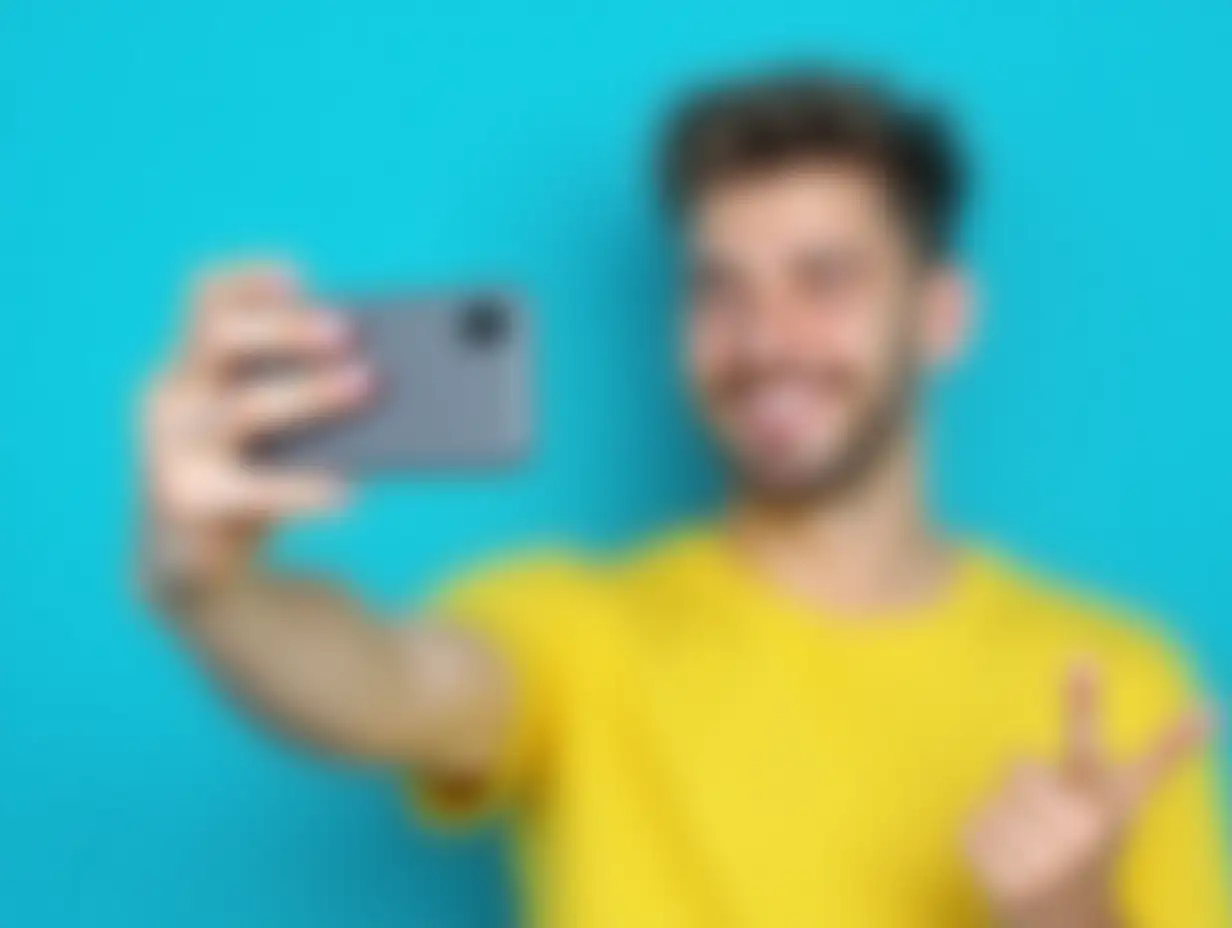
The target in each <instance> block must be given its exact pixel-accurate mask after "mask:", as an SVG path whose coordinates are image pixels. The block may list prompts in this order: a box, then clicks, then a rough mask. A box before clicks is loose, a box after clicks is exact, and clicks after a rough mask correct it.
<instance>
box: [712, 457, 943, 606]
mask: <svg viewBox="0 0 1232 928" xmlns="http://www.w3.org/2000/svg"><path fill="white" fill-rule="evenodd" d="M729 527H730V530H731V535H732V538H733V540H734V542H735V544H736V546H737V547H738V549H739V550H740V552H741V554H742V555H743V556H745V557H747V558H748V559H749V560H750V561H751V562H752V564H753V566H754V567H755V568H756V569H758V570H759V571H760V572H762V573H763V574H764V575H765V576H767V577H768V578H769V579H770V580H771V582H773V583H775V584H777V585H779V586H781V587H783V588H785V589H786V590H788V591H789V592H791V593H792V594H793V595H797V596H801V597H803V598H805V599H808V600H810V601H814V602H817V603H819V604H822V603H824V604H830V605H839V606H842V607H843V608H845V609H856V610H859V609H868V610H874V609H881V608H892V607H899V606H904V605H913V604H917V603H920V602H925V601H930V600H932V599H934V598H935V597H936V596H937V594H938V592H939V591H940V589H941V588H942V587H943V586H944V584H945V582H946V580H947V579H948V577H949V574H950V568H951V560H952V558H951V556H950V553H949V552H948V551H947V549H946V546H945V544H944V543H943V542H942V540H941V538H940V537H939V535H938V534H937V533H936V532H935V531H934V529H933V528H932V526H931V524H930V522H929V519H928V517H927V513H926V507H925V505H924V493H923V488H922V486H921V474H920V466H919V455H918V453H917V447H916V441H915V439H914V437H913V436H910V435H907V436H904V437H903V438H902V439H900V440H899V441H897V442H895V443H894V444H893V445H892V446H890V447H889V448H887V449H886V453H885V454H883V455H882V456H881V458H880V459H879V460H878V461H877V462H876V464H875V466H873V467H872V468H871V469H870V470H869V472H868V473H867V474H865V475H863V476H862V479H860V480H859V481H855V482H853V484H852V485H851V486H849V487H845V488H844V490H843V492H842V493H839V494H834V495H829V496H825V497H818V498H815V499H809V500H800V501H798V502H794V503H791V504H789V505H784V504H782V503H781V502H778V503H770V502H767V501H765V500H763V499H759V498H758V497H757V496H756V495H754V494H742V495H741V496H739V497H738V498H737V500H736V504H735V506H734V507H733V509H732V512H731V517H730V520H729Z"/></svg>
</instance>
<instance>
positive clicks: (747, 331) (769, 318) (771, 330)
mask: <svg viewBox="0 0 1232 928" xmlns="http://www.w3.org/2000/svg"><path fill="white" fill-rule="evenodd" d="M743 322H744V324H743V326H742V327H741V329H740V332H739V351H740V355H741V357H742V358H743V360H744V361H745V363H747V364H750V365H756V366H766V365H774V364H776V363H779V362H781V361H784V360H786V359H788V358H789V357H790V356H791V354H792V352H793V350H794V347H793V346H794V345H795V342H796V340H795V339H794V338H793V336H792V331H791V325H790V324H789V318H788V313H786V312H784V311H783V309H782V308H781V307H776V306H775V305H774V304H773V303H770V302H764V303H761V304H759V305H757V306H756V307H754V308H753V311H752V312H750V313H748V314H747V315H746V316H745V317H744V320H743Z"/></svg>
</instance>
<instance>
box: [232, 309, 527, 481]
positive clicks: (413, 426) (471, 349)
mask: <svg viewBox="0 0 1232 928" xmlns="http://www.w3.org/2000/svg"><path fill="white" fill-rule="evenodd" d="M331 305H335V306H339V307H340V308H341V309H342V310H343V311H345V312H347V313H348V319H349V320H350V321H351V322H352V325H353V328H354V332H355V338H356V342H357V350H358V352H359V353H360V356H361V357H362V358H363V359H364V360H365V361H366V362H367V363H368V364H369V365H370V367H371V370H372V372H373V375H374V390H373V395H372V397H371V398H370V399H369V401H368V402H367V403H366V404H365V405H364V406H363V407H362V408H361V409H359V410H357V411H355V412H352V413H349V414H346V415H344V416H342V417H339V418H337V419H331V420H328V421H324V422H320V423H313V424H311V425H307V426H304V427H302V428H299V429H296V430H293V431H288V432H285V433H282V434H279V435H277V436H274V437H273V438H268V439H266V440H264V441H263V442H262V443H261V444H260V445H259V446H258V447H256V448H254V449H253V453H254V457H255V458H256V459H257V460H258V461H259V462H260V463H262V464H270V465H278V466H282V467H303V468H314V469H316V468H320V469H325V470H332V471H336V472H339V473H344V474H366V473H376V472H383V471H398V470H407V469H419V468H427V469H449V468H465V469H471V468H492V467H503V466H508V465H511V464H514V463H516V462H517V461H519V460H521V459H522V458H523V457H524V456H525V455H526V454H527V451H528V449H529V445H530V439H531V403H530V387H531V384H530V373H531V365H530V335H529V331H528V324H529V323H528V319H527V314H526V311H525V308H524V306H523V305H522V302H521V300H519V298H518V297H517V296H516V295H515V294H513V293H510V292H508V291H501V290H476V291H472V292H457V293H442V294H436V295H421V296H409V295H385V296H369V297H360V298H353V299H347V300H337V299H336V300H334V301H333V302H332V304H331Z"/></svg>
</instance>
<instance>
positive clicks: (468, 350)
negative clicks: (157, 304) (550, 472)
mask: <svg viewBox="0 0 1232 928" xmlns="http://www.w3.org/2000/svg"><path fill="white" fill-rule="evenodd" d="M187 328H188V337H187V339H186V341H185V344H184V346H183V350H182V351H181V352H180V353H179V355H178V356H177V357H176V358H175V359H174V361H173V362H172V363H171V364H170V366H169V368H168V370H167V371H166V372H165V373H164V374H163V375H161V376H160V377H159V378H157V379H156V381H155V382H154V384H153V385H152V386H151V388H150V390H149V393H148V395H147V396H146V397H145V400H146V403H145V419H144V428H143V438H144V447H143V464H144V468H143V473H144V479H145V482H146V495H147V497H148V499H149V502H150V508H151V518H152V522H153V524H154V526H156V530H157V532H158V535H159V538H160V539H162V542H161V543H160V544H159V545H157V547H158V549H159V550H160V551H162V552H164V553H165V552H168V551H173V550H174V551H175V552H177V554H176V557H177V558H178V559H179V560H180V561H181V563H179V564H177V565H176V567H175V570H176V571H178V572H180V573H184V572H190V573H194V574H196V575H197V576H198V577H200V576H209V575H214V574H216V573H218V572H225V571H227V570H231V569H234V568H235V567H236V566H242V564H243V563H245V562H246V559H247V558H248V557H249V556H250V554H251V552H252V551H253V550H254V548H255V541H256V540H257V539H258V538H259V537H260V536H261V534H262V533H263V530H264V529H265V528H266V527H268V526H269V525H270V524H271V523H274V522H277V521H279V520H281V519H283V518H288V517H293V516H297V515H300V514H304V513H310V512H314V511H319V510H321V509H328V508H334V507H336V506H338V505H339V503H340V501H341V500H342V498H343V495H344V494H343V490H344V485H343V482H342V481H343V478H345V477H347V476H351V475H355V474H361V473H372V472H374V471H380V470H396V469H403V468H413V467H434V468H440V467H451V466H459V467H461V466H465V467H477V466H478V467H482V466H485V465H498V464H507V463H509V462H511V461H513V460H515V459H516V458H517V457H518V456H519V455H520V454H522V453H523V452H524V451H525V450H526V447H527V444H528V440H529V434H530V429H529V376H528V374H529V370H528V346H529V339H528V337H527V332H526V324H525V319H524V317H523V315H522V313H521V311H520V310H519V308H518V307H517V305H516V304H515V301H514V300H513V299H512V298H511V297H509V296H506V295H501V294H494V293H488V292H485V293H471V294H451V295H441V296H435V297H423V298H420V297H416V298H407V297H392V296H391V297H381V298H371V299H365V300H355V301H348V302H347V303H346V304H345V305H344V306H343V307H341V308H339V307H336V306H322V305H321V304H320V303H319V302H318V301H314V300H312V299H311V298H310V297H309V296H308V295H307V293H306V292H305V290H304V288H303V287H302V285H301V284H300V282H299V281H298V279H297V276H296V275H295V274H294V272H293V271H291V270H290V269H288V268H286V267H284V266H279V265H269V264H265V265H255V266H246V267H240V268H231V269H228V270H225V271H220V272H216V273H213V274H210V275H207V276H206V277H204V278H203V279H202V281H201V283H200V284H199V286H198V287H197V288H196V289H195V290H194V293H193V298H192V307H191V318H190V320H189V324H188V327H187Z"/></svg>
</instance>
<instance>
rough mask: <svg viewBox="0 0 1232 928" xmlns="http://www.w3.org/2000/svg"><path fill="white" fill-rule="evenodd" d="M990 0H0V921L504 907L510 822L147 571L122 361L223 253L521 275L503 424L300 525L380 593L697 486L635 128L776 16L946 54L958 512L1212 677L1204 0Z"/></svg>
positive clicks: (342, 920) (1219, 227) (1226, 170)
mask: <svg viewBox="0 0 1232 928" xmlns="http://www.w3.org/2000/svg"><path fill="white" fill-rule="evenodd" d="M1017 6H1019V5H1016V4H993V3H981V2H970V3H960V2H930V3H923V2H907V0H901V2H887V0H864V2H860V3H841V4H840V3H835V2H825V0H822V2H818V0H808V2H788V0H759V2H743V3H740V4H726V5H724V4H721V3H714V2H709V0H708V2H702V0H676V2H674V3H652V2H649V0H626V2H624V3H622V4H614V5H612V6H611V7H610V8H608V9H602V8H596V7H592V6H589V5H584V4H558V5H538V6H528V5H526V4H514V3H505V4H496V3H492V2H487V0H471V2H469V3H463V4H452V5H445V4H441V5H439V6H435V7H434V6H430V5H427V4H424V3H419V2H399V0H348V2H345V3H328V2H324V0H317V2H303V0H299V2H291V0H243V2H241V0H208V2H205V0H179V2H166V0H129V2H126V3H122V4H110V3H103V2H98V0H77V2H69V0H38V2H36V0H8V2H6V3H5V4H4V5H3V7H0V116H2V119H0V133H2V135H0V318H2V319H3V326H4V327H3V331H2V334H0V398H2V399H0V403H2V404H3V416H2V417H0V468H2V471H0V474H2V479H0V555H2V556H0V671H2V672H0V924H4V925H5V926H12V928H32V926H78V925H82V926H84V925H91V926H106V925H125V926H134V928H135V926H165V925H172V924H174V925H179V926H185V928H191V926H228V928H235V926H240V928H246V926H270V925H296V926H303V928H308V926H330V928H337V926H374V925H399V924H406V925H413V924H423V925H434V926H446V928H448V926H471V925H475V926H490V925H497V924H502V923H504V922H505V921H506V920H507V918H508V914H507V913H508V909H507V903H508V894H509V889H508V886H507V884H506V882H505V880H504V878H503V877H502V875H501V867H500V856H499V844H498V842H497V841H495V840H494V839H492V838H491V837H486V836H485V837H480V838H477V839H470V840H464V841H460V842H458V841H445V840H442V839H440V838H436V837H432V836H429V835H427V834H424V833H421V832H419V831H417V830H415V829H414V828H413V827H410V826H408V825H407V824H406V823H405V822H404V820H403V819H402V818H401V817H400V815H399V811H398V808H397V804H396V799H395V795H394V791H393V790H392V788H391V787H390V785H389V784H388V783H387V782H385V781H384V780H382V779H381V778H380V777H377V776H373V775H369V774H363V773H356V772H353V771H347V770H342V769H338V768H331V767H329V766H325V765H320V764H316V763H312V762H307V761H305V760H303V759H301V758H297V757H295V756H294V755H292V754H289V753H288V752H286V751H284V750H283V749H281V748H279V747H276V746H274V745H271V744H270V743H268V742H267V741H265V740H263V739H262V738H261V737H260V736H259V735H258V734H257V733H256V732H254V731H253V730H252V729H251V728H250V727H249V726H248V725H247V724H246V723H245V722H244V721H242V720H241V719H240V718H238V717H237V716H236V715H235V714H233V713H232V712H231V711H230V710H229V709H228V708H227V707H226V706H225V705H223V704H222V703H221V702H220V701H219V700H217V699H216V697H215V695H214V694H213V693H212V692H211V691H210V689H209V688H208V687H207V686H206V685H205V683H204V682H203V681H202V680H201V678H200V677H199V676H198V675H197V674H196V672H195V671H194V670H193V669H192V667H191V666H190V664H189V662H188V661H187V660H186V658H185V657H184V656H183V655H182V654H180V653H179V651H178V650H177V649H176V648H175V647H174V643H173V642H172V641H171V640H170V639H169V637H168V636H167V635H166V634H165V633H164V632H163V630H162V629H160V627H159V626H158V624H157V623H155V622H154V621H152V620H151V619H150V617H149V616H147V615H146V614H145V613H144V612H143V611H142V610H141V608H140V607H139V606H138V605H137V604H136V601H135V599H134V596H133V593H132V584H131V571H130V547H131V537H132V513H133V502H134V501H133V497H134V475H133V448H134V434H133V432H134V430H133V424H134V415H133V403H134V396H135V391H136V388H137V384H138V383H139V382H140V380H141V378H142V377H143V376H144V375H145V373H147V372H148V371H149V369H150V368H151V366H152V364H153V363H154V361H155V360H156V359H157V358H158V356H159V353H160V352H161V351H163V350H164V348H165V347H166V346H167V344H168V342H169V339H170V338H171V337H172V336H173V334H174V332H175V328H176V307H177V304H178V300H179V295H180V290H181V285H182V280H183V277H184V274H185V273H186V271H187V270H188V269H189V268H190V267H191V266H192V265H193V264H194V263H196V262H197V261H198V260H199V259H201V258H203V257H206V256H209V255H211V254H218V253H227V252H231V251H234V250H236V249H237V248H238V249H241V250H253V249H256V250H260V249H262V248H267V247H276V248H278V249H280V250H282V251H284V252H286V253H289V254H291V255H293V256H296V257H298V258H300V259H302V260H303V261H305V262H306V263H308V264H309V265H310V267H311V268H312V269H313V271H314V272H315V273H316V274H317V279H318V280H319V281H321V282H322V284H323V285H326V286H329V285H343V284H363V283H374V282H397V281H410V282H416V283H447V282H450V281H458V280H470V279H476V278H493V277H495V278H500V279H506V278H515V279H518V280H522V281H525V282H527V283H528V284H529V285H530V286H531V287H532V288H533V290H534V291H535V293H536V294H537V296H538V299H539V304H540V305H539V311H540V313H541V328H542V331H543V335H544V344H543V357H542V388H543V389H542V404H543V416H544V424H545V429H544V441H543V444H542V448H541V452H540V454H539V455H538V457H537V459H536V460H535V462H534V465H533V466H532V467H531V468H529V469H528V470H526V471H525V472H522V473H520V474H518V475H516V476H513V477H510V478H507V479H502V480H467V481H461V480H457V481H443V480H434V481H417V482H413V483H408V484H402V483H393V482H391V483H387V484H382V485H379V486H375V487H373V488H371V489H370V490H369V491H368V492H367V493H366V494H365V496H364V499H363V502H362V504H361V505H360V507H359V508H358V510H357V511H356V512H355V513H354V514H353V515H351V516H350V517H348V518H347V519H345V520H343V521H341V522H340V523H338V524H336V525H330V526H322V527H318V528H314V529H312V530H309V531H305V532H303V533H300V534H298V535H297V536H296V537H295V538H293V539H292V540H291V547H292V549H293V550H292V552H291V554H292V556H294V557H297V558H299V559H301V560H308V561H321V562H326V563H329V564H332V565H341V566H343V567H345V568H346V569H347V570H349V571H350V572H351V574H353V575H354V576H355V577H356V578H358V580H359V582H360V583H361V584H362V587H363V589H364V590H365V591H367V593H368V594H369V595H371V596H372V598H373V599H374V600H376V601H378V602H381V603H384V604H393V603H397V602H399V601H401V600H403V599H404V598H405V597H407V596H409V595H413V593H414V592H415V591H416V590H417V589H420V588H422V586H423V585H424V584H425V583H427V582H428V581H430V580H431V579H432V578H434V577H437V576H439V575H440V573H441V572H442V571H445V570H449V569H452V568H454V567H457V566H458V565H460V564H462V563H464V562H465V561H467V560H469V559H470V558H472V557H474V556H476V555H477V554H479V553H481V552H488V551H491V550H493V549H495V548H498V547H500V546H501V545H504V544H508V543H510V542H513V541H519V540H525V539H528V538H532V537H542V536H544V535H553V534H555V535H566V536H570V537H575V538H581V539H585V540H588V541H599V542H611V541H618V540H620V539H623V538H627V537H629V536H632V535H635V534H637V533H638V532H640V531H642V530H645V529H647V528H649V527H652V526H654V525H655V524H657V523H660V522H661V521H662V520H664V519H668V518H673V517H676V516H678V515H680V514H682V513H688V512H690V511H693V510H695V509H696V508H697V507H699V506H701V505H703V504H704V503H705V501H706V500H707V499H708V498H710V497H711V496H712V495H713V492H714V489H715V486H716V479H715V474H714V469H713V467H712V466H711V465H710V464H709V463H708V461H707V459H706V455H705V452H704V449H703V447H702V445H701V443H700V442H699V440H698V437H697V435H696V434H695V432H694V430H693V428H692V427H691V426H690V425H689V424H688V422H687V419H686V417H685V409H684V405H683V402H682V400H681V398H680V396H679V393H678V391H677V387H676V383H675V379H674V374H673V369H672V364H673V354H672V348H671V341H670V339H671V335H672V331H673V326H674V317H673V313H672V309H671V278H670V273H669V270H670V269H669V266H668V258H667V252H666V249H665V248H664V245H665V244H666V239H665V237H664V233H663V231H662V230H661V229H660V228H659V227H658V224H657V220H656V215H655V210H654V207H653V202H652V199H651V197H650V195H649V188H648V185H647V180H648V174H647V148H648V145H649V143H650V140H651V138H652V132H653V127H654V125H655V120H656V118H657V116H658V114H659V113H660V112H661V109H662V106H663V103H664V101H665V99H666V98H667V96H668V95H670V94H671V92H672V91H673V90H675V89H677V88H679V87H681V86H683V85H685V84H687V83H689V82H690V81H692V80H693V79H695V78H696V77H698V76H705V75H707V74H712V73H715V72H717V71H722V70H724V69H727V68H730V67H744V66H749V65H756V64H758V63H760V62H765V61H773V60H775V59H778V58H781V57H799V56H801V55H805V54H810V53H821V54H825V53H840V54H841V55H842V57H844V58H846V59H850V60H855V61H860V62H866V63H871V64H874V65H877V66H881V67H885V68H888V69H889V70H891V71H892V72H893V73H895V74H896V75H898V76H900V77H902V78H903V79H905V80H907V81H908V82H909V83H911V84H912V85H914V86H916V87H918V88H921V89H923V90H925V91H929V92H933V93H937V94H940V95H942V96H944V97H945V98H947V99H949V100H951V101H952V102H953V103H954V104H955V105H956V106H957V108H958V110H959V112H960V113H961V114H962V115H963V116H964V118H965V120H966V122H967V124H968V127H969V133H970V135H971V138H972V146H973V148H974V150H975V153H976V155H977V157H978V159H979V160H980V162H981V164H982V165H983V171H982V181H981V191H980V194H979V196H978V198H977V201H976V204H975V209H974V212H973V215H972V218H971V223H970V230H969V240H970V247H969V252H970V255H971V258H972V261H973V262H974V264H975V266H976V267H977V269H978V271H979V275H980V280H981V290H982V293H983V296H984V302H985V304H986V305H987V307H988V314H987V316H986V317H985V319H984V321H983V324H982V326H981V333H980V339H979V341H980V344H979V346H978V349H979V350H978V352H977V354H976V355H975V356H974V357H973V359H972V360H971V362H970V363H969V364H968V365H967V366H966V367H965V368H964V369H963V370H962V371H961V372H959V373H958V374H957V375H956V376H955V377H953V378H952V379H951V381H950V382H948V383H947V384H946V385H945V386H944V387H943V388H942V390H941V395H940V397H939V403H938V404H937V405H938V414H937V427H936V433H937V436H936V437H937V467H936V473H937V479H936V482H937V484H938V490H939V496H940V498H941V500H942V502H943V505H944V509H945V511H946V513H947V516H948V518H949V519H950V521H951V522H953V523H954V524H956V525H959V526H963V527H967V528H970V529H973V530H976V531H978V532H979V533H981V534H983V535H986V536H991V537H994V538H998V539H1001V540H1003V541H1004V542H1006V543H1007V544H1008V545H1009V546H1010V547H1011V548H1013V549H1014V550H1017V551H1019V552H1021V553H1024V554H1026V555H1028V556H1031V557H1033V558H1035V559H1036V560H1039V561H1042V562H1044V563H1045V564H1047V565H1050V566H1052V567H1054V568H1056V569H1058V570H1060V571H1062V572H1067V573H1070V574H1073V575H1077V576H1080V577H1083V578H1086V579H1087V580H1089V581H1092V582H1094V583H1096V584H1099V585H1102V586H1104V587H1110V588H1113V589H1115V590H1117V591H1118V592H1119V593H1120V594H1122V595H1124V596H1127V597H1129V598H1131V599H1136V600H1138V601H1140V602H1145V603H1146V604H1148V605H1150V606H1153V607H1155V608H1157V609H1160V610H1162V611H1163V612H1164V613H1165V614H1167V615H1169V616H1171V617H1172V621H1173V623H1174V627H1175V628H1176V630H1177V631H1178V632H1179V633H1180V634H1182V635H1183V637H1184V638H1185V639H1186V640H1187V641H1188V642H1189V643H1190V645H1191V647H1192V648H1193V649H1194V650H1195V651H1197V652H1198V653H1200V654H1201V655H1202V657H1203V658H1204V661H1205V663H1206V665H1207V667H1208V669H1210V670H1212V671H1214V672H1215V673H1214V681H1213V682H1214V683H1215V686H1216V688H1217V690H1218V691H1219V692H1220V694H1221V695H1222V696H1223V697H1226V696H1227V695H1228V691H1229V687H1232V676H1229V674H1228V671H1227V667H1228V666H1229V663H1228V662H1229V659H1230V658H1232V633H1230V632H1229V628H1228V615H1227V612H1228V608H1227V601H1228V597H1227V594H1228V588H1229V576H1230V570H1229V568H1230V560H1232V558H1230V556H1229V552H1228V545H1227V543H1226V536H1225V527H1226V526H1227V525H1229V524H1230V523H1232V493H1230V492H1229V491H1228V488H1227V481H1228V477H1229V475H1230V474H1232V424H1230V423H1232V420H1230V419H1229V416H1228V415H1227V412H1226V402H1227V398H1228V389H1227V386H1226V372H1227V369H1228V349H1227V342H1228V340H1229V337H1232V300H1230V299H1229V292H1228V291H1229V287H1228V260H1229V255H1232V231H1230V229H1232V225H1230V224H1229V221H1228V213H1229V207H1230V206H1232V130H1230V129H1229V127H1228V122H1227V118H1226V114H1227V93H1228V91H1229V88H1232V55H1229V54H1228V49H1229V48H1232V7H1229V6H1228V5H1227V4H1226V3H1214V2H1212V3H1206V4H1197V3H1194V4H1191V3H1184V2H1181V3H1178V2H1165V0H1156V2H1150V3H1146V2H1126V0H1120V2H1115V3H1113V2H1105V3H1086V4H1074V3H1035V4H1029V5H1025V4H1024V5H1021V7H1022V8H1021V9H1019V11H1018V12H1013V10H1014V8H1015V7H1017ZM1028 7H1029V12H1028Z"/></svg>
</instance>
